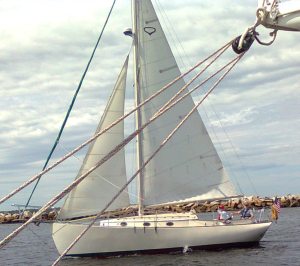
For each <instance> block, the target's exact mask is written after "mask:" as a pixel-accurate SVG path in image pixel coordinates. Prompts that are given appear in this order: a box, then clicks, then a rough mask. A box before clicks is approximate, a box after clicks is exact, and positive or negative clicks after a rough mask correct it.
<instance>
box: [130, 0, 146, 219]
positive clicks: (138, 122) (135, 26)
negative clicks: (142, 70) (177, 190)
mask: <svg viewBox="0 0 300 266" xmlns="http://www.w3.org/2000/svg"><path fill="white" fill-rule="evenodd" d="M138 4H139V1H138V0H132V16H133V19H132V22H133V40H134V48H133V56H134V88H135V104H136V106H138V105H139V104H140V102H141V96H140V86H139V45H138V43H139V34H138V19H139V12H138V8H139V7H138ZM141 125H142V119H141V110H140V109H137V113H136V128H140V127H141ZM142 138H143V136H142V132H141V133H140V134H138V135H137V163H138V169H140V168H141V167H142V165H143V145H142V141H143V139H142ZM143 199H144V172H143V171H141V172H140V174H139V177H138V206H139V215H143V213H144V203H143Z"/></svg>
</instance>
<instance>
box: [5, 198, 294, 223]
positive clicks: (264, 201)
mask: <svg viewBox="0 0 300 266" xmlns="http://www.w3.org/2000/svg"><path fill="white" fill-rule="evenodd" d="M274 198H275V197H271V198H270V197H259V196H249V197H244V198H236V199H230V200H215V201H205V202H192V203H184V204H174V205H164V206H157V207H151V208H146V209H145V214H155V213H164V212H178V213H181V212H189V211H192V210H193V211H195V212H196V213H203V212H215V211H217V209H218V207H219V206H220V205H221V204H222V205H223V206H224V208H225V210H227V211H237V210H240V209H241V208H243V205H244V204H245V203H248V204H250V205H251V206H252V207H253V208H257V209H261V208H270V207H271V206H272V204H273V201H274ZM278 198H279V199H280V203H281V207H282V208H287V207H300V195H287V196H282V197H278ZM35 211H36V210H26V211H24V212H23V213H22V214H20V213H18V212H16V211H9V212H0V224H3V223H22V222H24V221H26V220H28V219H29V218H31V217H32V215H33V214H34V213H35ZM58 211H59V209H58V208H57V209H53V210H51V211H49V212H45V213H43V214H42V216H41V217H40V218H39V219H38V220H36V221H35V223H37V224H39V223H41V222H42V223H43V222H53V221H55V219H56V217H57V213H58ZM137 212H138V208H137V206H130V207H127V208H123V209H119V210H116V211H112V212H107V213H105V214H103V215H102V217H103V218H104V217H110V218H113V217H119V216H133V215H136V214H137Z"/></svg>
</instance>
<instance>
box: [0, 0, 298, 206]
mask: <svg viewBox="0 0 300 266" xmlns="http://www.w3.org/2000/svg"><path fill="white" fill-rule="evenodd" d="M153 2H154V4H155V5H156V6H157V4H158V6H159V10H160V12H159V13H158V14H159V16H160V17H161V22H162V24H163V26H167V27H166V29H167V31H166V34H167V36H168V38H169V40H170V41H171V46H172V49H173V51H174V53H175V55H176V58H178V62H179V64H180V66H181V67H182V69H187V68H188V66H191V65H193V64H194V63H196V62H198V61H200V60H201V59H203V58H205V57H206V56H207V55H209V54H211V53H212V52H213V51H215V50H216V49H218V48H219V47H220V46H221V45H223V44H225V43H226V42H228V41H229V40H231V39H232V38H233V37H235V36H237V35H240V34H241V33H242V32H243V31H244V29H245V28H246V27H247V26H249V25H251V24H252V23H253V22H254V19H255V9H256V2H255V1H252V0H251V1H250V0H247V1H245V0H243V1H242V0H241V1H229V0H222V1H209V0H203V1H196V0H188V1H181V0H176V1H155V0H154V1H153ZM110 5H111V3H110V1H94V0H87V1H71V0H62V1H37V0H28V1H17V0H9V1H8V0H0V6H1V9H0V33H1V37H2V38H1V42H0V83H1V87H0V99H1V100H0V123H1V128H0V143H1V145H0V152H1V155H0V156H1V161H0V180H1V181H0V182H1V189H0V195H4V194H5V193H7V192H9V191H10V190H11V189H12V188H13V187H15V186H16V185H17V183H18V182H19V181H21V180H26V178H28V177H29V176H30V175H32V174H34V173H36V172H38V171H39V170H40V168H41V167H42V165H43V158H46V156H47V154H48V152H49V151H50V148H51V146H52V145H53V141H54V140H55V138H56V134H57V132H58V129H59V126H60V124H61V123H62V121H63V118H64V115H65V113H66V111H67V108H68V106H69V104H70V101H71V98H72V95H73V94H74V91H75V89H76V88H77V85H78V83H79V80H80V78H81V75H82V73H83V70H84V68H85V66H86V64H87V61H88V59H89V56H90V54H91V52H92V50H93V47H94V45H95V43H96V40H97V38H98V34H99V32H100V29H101V26H102V24H103V23H104V20H105V18H106V15H107V12H108V10H109V8H110ZM128 14H129V15H130V4H129V1H121V2H119V3H118V2H117V5H116V9H115V10H114V12H113V14H112V19H111V21H110V22H109V23H108V26H107V31H106V32H105V34H104V36H103V39H102V41H101V44H100V48H99V49H98V50H97V52H96V55H95V59H94V61H93V63H92V65H91V69H90V72H89V73H88V74H87V77H86V80H85V81H84V83H83V86H82V91H81V93H80V95H79V97H78V99H77V101H76V103H75V106H74V111H73V112H72V114H71V117H70V122H69V124H68V126H67V128H66V131H65V132H64V134H63V138H62V141H61V147H60V148H59V150H58V151H57V153H56V155H55V156H56V158H57V157H58V156H59V155H62V154H63V153H64V152H65V151H64V149H63V148H62V147H64V148H66V149H72V147H75V146H77V145H78V144H80V143H81V142H83V141H84V140H86V139H87V138H88V137H89V136H90V135H91V134H92V133H93V130H94V129H95V127H96V125H95V123H96V121H97V119H98V118H99V117H100V115H101V112H102V111H103V110H104V107H105V102H106V100H107V99H108V97H109V95H110V90H111V88H112V86H113V84H114V82H115V78H116V76H117V74H118V71H119V68H120V66H121V65H122V61H123V60H124V58H125V56H126V53H127V52H128V51H129V49H130V45H131V40H130V38H128V37H125V36H123V34H122V31H123V29H124V28H127V27H129V26H130V24H131V19H130V17H129V16H127V15H128ZM165 14H167V16H168V18H166V17H165ZM260 31H261V32H263V30H262V29H260ZM261 38H264V39H265V38H268V36H267V35H266V31H264V34H262V36H261ZM178 40H179V42H178ZM298 43H299V34H297V33H284V32H279V34H278V37H277V40H276V41H275V43H274V44H273V45H272V46H270V47H261V46H259V45H258V44H256V43H255V44H253V46H252V48H251V50H250V51H249V52H248V53H247V54H246V56H245V58H244V59H243V60H242V62H240V63H239V64H238V65H237V67H236V68H235V69H234V71H233V72H232V73H231V74H230V75H229V76H228V78H227V79H226V80H224V82H223V83H222V85H221V86H220V87H219V88H218V89H217V90H216V91H215V92H214V94H213V95H211V96H210V97H209V101H208V102H206V103H205V104H204V106H205V111H206V112H207V116H206V114H203V112H204V109H203V108H200V111H201V113H202V114H203V118H204V120H205V122H206V124H207V125H208V129H209V131H210V132H211V133H212V137H213V139H214V141H215V142H217V143H219V144H220V143H221V144H223V145H224V149H225V151H226V152H229V156H228V160H227V158H224V160H225V162H226V161H231V162H232V163H231V165H233V169H234V170H237V171H238V173H240V172H241V166H239V160H236V159H235V158H236V155H235V152H233V149H232V147H231V146H232V145H231V144H230V142H232V144H233V145H234V146H235V147H236V150H237V151H238V152H239V154H240V156H241V157H242V158H243V162H244V164H245V165H246V166H247V167H249V168H248V169H249V170H248V171H249V175H250V176H252V178H253V181H254V182H258V186H259V187H260V193H261V194H262V195H264V194H265V193H269V192H270V190H271V189H272V188H273V189H274V191H276V190H277V183H276V182H275V183H273V187H272V186H271V188H266V187H265V184H266V183H267V182H269V181H270V180H271V178H272V177H274V178H275V180H277V179H276V178H278V179H280V180H281V179H284V180H286V183H288V182H290V181H289V180H293V182H295V186H294V188H293V187H291V186H290V185H288V184H287V185H285V183H283V182H281V183H280V189H281V192H282V193H299V191H297V187H299V183H297V180H296V179H295V178H296V177H299V173H300V169H299V165H300V161H299V159H298V158H300V157H299V150H300V144H299V142H300V139H299V134H298V132H299V131H300V126H299V125H300V123H299V117H300V108H299V104H300V98H299V85H298V84H299V74H298V72H299V71H298V66H299V64H300V54H299V53H300V51H299V49H298ZM111 55H112V56H111ZM232 56H233V54H232V52H228V53H227V54H226V55H225V58H229V57H232ZM223 60H225V59H223ZM130 82H131V81H129V84H130ZM129 96H132V94H130V95H129ZM196 98H197V97H196ZM218 121H220V122H221V124H222V125H223V127H225V128H226V132H227V134H225V133H224V131H223V127H220V122H218ZM214 133H215V134H216V135H215V134H214ZM216 136H218V137H216ZM228 136H229V137H230V140H228ZM219 144H217V147H218V148H219V149H220V152H221V153H222V152H223V151H221V148H220V146H219ZM78 164H79V163H78V161H75V160H74V161H72V162H70V164H69V165H67V166H66V169H64V168H60V170H57V172H56V174H55V175H54V174H53V176H55V179H53V180H54V181H49V183H47V181H45V184H47V187H48V188H53V191H57V190H58V189H60V188H62V186H63V185H65V184H66V183H67V182H66V181H65V179H64V181H59V180H61V179H59V178H61V177H63V176H66V175H67V176H68V178H67V180H71V179H72V178H73V177H74V175H75V173H76V167H77V168H78ZM74 165H75V170H71V166H74ZM67 170H68V171H69V174H67V172H66V171H67ZM72 171H73V172H72ZM296 183H297V184H298V186H296ZM42 185H43V184H42ZM278 185H279V181H278ZM41 189H43V188H41ZM28 191H29V190H28ZM49 191H50V190H49ZM53 191H51V193H52V194H53V193H54V192H53ZM246 192H248V191H246ZM279 192H280V191H279ZM51 193H50V192H49V196H50V194H51ZM248 193H249V194H252V193H253V191H249V192H248ZM42 194H43V193H42ZM46 194H47V193H44V194H43V195H42V197H41V198H40V201H41V202H42V201H44V200H45V198H46V196H47V195H46ZM277 194H280V193H277ZM22 195H23V196H20V197H19V198H16V200H20V201H23V202H24V199H25V198H26V197H27V196H26V194H22ZM40 201H39V198H38V197H36V198H35V201H34V204H40ZM13 202H15V201H13Z"/></svg>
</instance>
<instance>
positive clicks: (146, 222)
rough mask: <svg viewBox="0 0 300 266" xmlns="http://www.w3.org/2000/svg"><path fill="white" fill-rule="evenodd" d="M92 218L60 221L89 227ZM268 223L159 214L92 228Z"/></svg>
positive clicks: (104, 222) (114, 220) (101, 222)
mask: <svg viewBox="0 0 300 266" xmlns="http://www.w3.org/2000/svg"><path fill="white" fill-rule="evenodd" d="M92 220H93V217H88V218H83V219H77V220H72V221H68V222H65V221H61V222H58V223H67V224H73V225H89V224H90V223H91V221H92ZM259 223H270V222H269V221H259V222H258V221H256V220H251V219H237V220H230V221H228V222H223V221H220V220H216V219H210V220H208V219H205V220H204V219H201V217H200V218H199V217H198V216H197V215H196V214H194V213H191V212H188V213H161V214H154V215H142V216H129V217H118V218H107V219H98V220H96V222H95V223H94V225H93V226H94V227H112V228H113V227H120V228H137V227H139V228H172V227H173V228H174V227H199V226H202V227H209V226H224V225H225V226H234V225H247V224H259Z"/></svg>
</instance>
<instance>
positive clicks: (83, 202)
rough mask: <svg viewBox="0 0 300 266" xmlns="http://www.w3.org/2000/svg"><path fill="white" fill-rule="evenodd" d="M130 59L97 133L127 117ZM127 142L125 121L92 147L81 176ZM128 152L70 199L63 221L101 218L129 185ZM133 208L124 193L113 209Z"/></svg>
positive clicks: (98, 171)
mask: <svg viewBox="0 0 300 266" xmlns="http://www.w3.org/2000/svg"><path fill="white" fill-rule="evenodd" d="M127 67H128V57H127V59H126V61H125V63H124V66H123V68H122V70H121V73H120V75H119V77H118V80H117V82H116V84H115V87H114V90H113V92H112V95H111V97H110V100H109V102H108V104H107V106H106V109H105V111H104V114H103V116H102V119H101V121H100V123H99V125H98V128H97V130H96V133H97V132H99V131H100V130H102V129H104V128H106V127H107V126H109V125H110V124H111V123H113V122H114V121H115V120H117V119H118V118H120V117H121V116H123V115H124V100H125V88H126V76H127ZM123 140H124V121H122V122H120V123H119V124H118V125H116V126H114V127H113V128H112V129H110V130H109V131H107V132H106V133H105V134H103V135H102V136H100V137H99V138H97V139H96V140H95V141H94V142H93V143H92V144H91V145H90V147H89V151H88V152H87V155H86V157H85V159H84V163H83V165H82V167H81V169H80V171H79V173H78V176H80V175H82V174H84V173H85V172H86V171H87V170H89V169H90V168H91V167H93V166H94V165H95V164H96V163H97V162H98V161H100V160H101V159H102V158H103V157H104V156H105V155H106V154H107V153H108V152H109V151H110V150H112V149H113V148H114V147H115V146H116V145H117V144H118V143H120V142H121V141H123ZM126 181H127V179H126V167H125V151H124V149H122V150H121V151H119V152H118V153H117V154H116V155H115V156H113V157H112V158H111V159H110V160H108V161H107V162H106V163H104V164H103V165H102V166H100V167H99V168H98V169H96V170H95V171H94V172H93V173H91V174H90V175H89V176H87V177H86V178H85V180H83V181H82V182H81V183H80V184H79V185H78V186H77V187H76V188H75V189H74V190H73V191H72V192H71V193H70V195H69V196H68V198H67V200H66V201H65V203H64V205H63V207H62V208H61V211H60V214H59V218H60V219H69V218H73V217H80V216H85V215H91V214H97V213H98V212H99V211H100V210H101V209H102V208H103V207H104V206H105V205H106V204H107V202H109V201H110V200H111V199H112V197H113V195H115V194H116V193H117V192H118V191H119V190H120V187H122V186H123V185H124V184H125V183H126ZM128 205H129V196H128V194H127V191H125V192H123V193H122V194H121V195H120V196H119V197H118V198H117V200H116V201H115V202H114V203H113V204H112V205H111V207H110V208H109V209H116V208H120V207H124V206H128Z"/></svg>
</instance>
